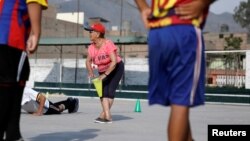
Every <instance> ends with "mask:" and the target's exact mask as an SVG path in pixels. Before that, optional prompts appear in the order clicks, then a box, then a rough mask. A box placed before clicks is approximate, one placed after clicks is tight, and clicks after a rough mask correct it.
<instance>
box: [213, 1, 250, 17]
mask: <svg viewBox="0 0 250 141" xmlns="http://www.w3.org/2000/svg"><path fill="white" fill-rule="evenodd" d="M241 1H247V0H217V1H216V2H214V3H213V4H212V5H211V7H210V11H212V12H213V13H216V14H221V13H224V12H229V13H234V8H235V7H237V6H239V4H240V2H241Z"/></svg>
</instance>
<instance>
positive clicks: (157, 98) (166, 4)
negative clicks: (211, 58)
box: [135, 0, 214, 141]
mask: <svg viewBox="0 0 250 141" xmlns="http://www.w3.org/2000/svg"><path fill="white" fill-rule="evenodd" d="M213 1H214V0H152V5H151V7H150V6H149V5H148V4H147V3H146V1H145V0H135V2H136V4H137V6H138V8H139V10H140V12H141V16H142V20H143V23H144V25H145V26H146V27H147V28H149V29H150V31H149V34H148V45H149V73H150V74H149V76H150V78H149V84H148V85H149V86H148V87H149V88H148V89H149V94H148V99H149V104H150V105H152V104H160V105H163V106H170V107H171V112H170V118H169V124H168V127H167V129H168V130H167V134H168V140H169V141H192V140H193V139H192V138H193V137H192V134H191V127H190V121H189V108H190V107H195V106H198V105H203V104H204V99H205V95H204V87H205V58H204V57H205V56H204V42H203V36H202V31H201V30H202V28H203V26H204V23H205V20H206V17H207V14H208V10H209V5H210V4H211V3H212V2H213Z"/></svg>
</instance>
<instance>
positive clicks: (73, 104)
mask: <svg viewBox="0 0 250 141" xmlns="http://www.w3.org/2000/svg"><path fill="white" fill-rule="evenodd" d="M21 104H22V105H21V106H22V109H23V110H24V111H26V112H28V113H30V114H33V115H36V116H41V115H52V114H61V113H62V112H63V111H65V110H68V113H75V112H77V111H78V108H79V99H78V98H72V97H68V98H67V99H66V100H63V101H59V102H56V103H53V102H51V101H50V100H49V99H47V98H46V97H45V94H44V93H42V92H37V91H35V90H33V89H32V88H28V87H25V88H24V92H23V98H22V103H21Z"/></svg>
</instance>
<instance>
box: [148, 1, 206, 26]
mask: <svg viewBox="0 0 250 141" xmlns="http://www.w3.org/2000/svg"><path fill="white" fill-rule="evenodd" d="M191 1H192V0H152V6H151V7H152V13H151V16H150V18H149V26H150V28H158V27H163V26H168V25H176V24H191V25H194V26H196V27H199V28H203V25H204V23H205V19H206V17H207V14H208V8H207V9H206V10H205V11H204V12H203V15H202V16H200V17H198V18H196V19H191V20H183V19H180V17H179V16H178V15H177V14H176V13H175V10H174V8H175V7H177V6H179V5H181V4H185V3H189V2H191Z"/></svg>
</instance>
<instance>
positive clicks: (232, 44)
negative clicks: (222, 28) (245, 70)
mask: <svg viewBox="0 0 250 141" xmlns="http://www.w3.org/2000/svg"><path fill="white" fill-rule="evenodd" d="M242 41H243V40H242V38H241V37H233V36H230V37H226V38H225V43H226V44H225V46H224V50H240V46H241V43H242ZM224 57H225V66H226V70H228V69H233V70H235V71H236V76H238V72H239V70H240V69H242V65H241V64H242V63H241V54H240V53H228V54H226V55H225V56H224ZM238 81H239V80H237V79H235V81H234V85H235V86H237V87H239V86H238V83H237V82H238Z"/></svg>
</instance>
